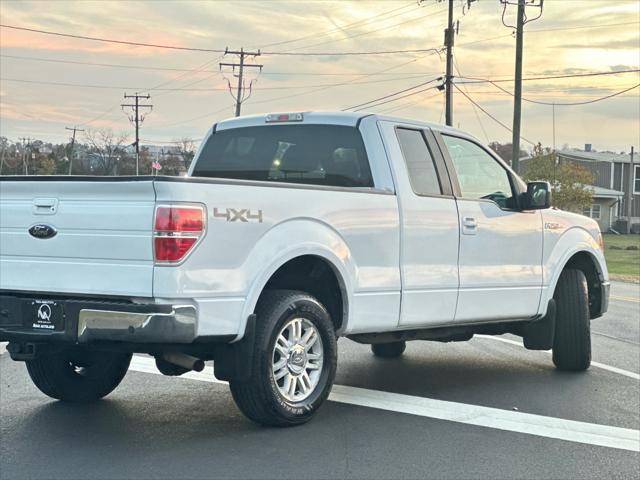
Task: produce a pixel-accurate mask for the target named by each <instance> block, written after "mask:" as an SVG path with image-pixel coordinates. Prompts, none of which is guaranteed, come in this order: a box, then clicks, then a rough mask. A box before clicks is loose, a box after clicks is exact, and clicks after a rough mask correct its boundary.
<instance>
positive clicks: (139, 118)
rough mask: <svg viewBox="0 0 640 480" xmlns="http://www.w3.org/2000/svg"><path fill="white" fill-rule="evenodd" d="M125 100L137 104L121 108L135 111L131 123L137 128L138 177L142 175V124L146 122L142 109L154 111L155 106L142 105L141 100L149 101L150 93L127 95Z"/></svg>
mask: <svg viewBox="0 0 640 480" xmlns="http://www.w3.org/2000/svg"><path fill="white" fill-rule="evenodd" d="M124 98H125V99H127V98H133V99H134V100H135V103H133V104H131V103H123V104H121V105H120V106H121V107H122V110H124V109H125V107H130V108H131V109H132V110H133V115H129V121H131V122H132V123H133V124H134V125H135V127H136V141H135V144H134V145H135V146H136V175H140V124H141V123H142V122H143V121H144V117H145V115H144V114H142V115H140V109H141V108H148V109H149V111H151V110H153V105H147V104H141V103H140V99H145V100H149V99H150V98H151V95H149V94H148V93H147V94H146V95H140V94H138V93H136V94H135V95H127V94H126V93H125V94H124Z"/></svg>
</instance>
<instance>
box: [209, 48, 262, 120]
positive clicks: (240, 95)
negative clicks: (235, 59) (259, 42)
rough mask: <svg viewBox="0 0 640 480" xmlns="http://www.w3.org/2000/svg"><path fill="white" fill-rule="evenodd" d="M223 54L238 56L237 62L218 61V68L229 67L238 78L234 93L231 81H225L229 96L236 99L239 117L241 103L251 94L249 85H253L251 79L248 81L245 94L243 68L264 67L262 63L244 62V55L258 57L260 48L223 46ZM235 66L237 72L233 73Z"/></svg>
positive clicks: (237, 115)
mask: <svg viewBox="0 0 640 480" xmlns="http://www.w3.org/2000/svg"><path fill="white" fill-rule="evenodd" d="M224 54H225V55H227V54H230V55H238V56H239V57H240V61H239V63H220V70H222V67H231V69H232V71H233V75H234V76H235V77H237V78H238V86H237V89H236V93H235V95H234V93H233V88H232V87H231V82H229V80H227V83H228V84H229V92H231V96H232V97H233V99H234V100H235V101H236V117H239V116H240V109H241V107H242V103H243V102H244V101H245V100H247V99H248V98H249V97H250V96H251V87H252V86H253V80H251V81H250V82H249V95H247V94H246V91H247V87H245V85H244V69H245V68H259V69H260V71H262V67H264V65H259V64H255V63H250V64H246V63H245V58H246V57H254V58H255V57H259V56H260V50H258V51H257V52H245V51H244V49H243V48H241V49H240V51H235V50H229V49H228V48H225V50H224ZM236 67H238V73H235V72H236Z"/></svg>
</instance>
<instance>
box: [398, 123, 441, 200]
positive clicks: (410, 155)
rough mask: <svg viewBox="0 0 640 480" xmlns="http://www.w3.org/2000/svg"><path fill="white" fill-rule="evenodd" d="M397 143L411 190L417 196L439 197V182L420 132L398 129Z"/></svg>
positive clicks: (431, 158)
mask: <svg viewBox="0 0 640 480" xmlns="http://www.w3.org/2000/svg"><path fill="white" fill-rule="evenodd" d="M396 135H397V136H398V142H399V143H400V148H401V149H402V155H403V156H404V161H405V163H406V164H407V170H408V171H409V180H410V181H411V188H412V189H413V191H414V192H415V193H416V194H417V195H440V194H441V193H442V189H441V188H440V181H439V180H438V174H437V172H436V166H435V164H434V162H433V157H432V156H431V152H430V151H429V148H428V147H427V142H426V141H425V139H424V136H423V135H422V132H421V131H420V130H411V129H408V128H398V129H397V130H396Z"/></svg>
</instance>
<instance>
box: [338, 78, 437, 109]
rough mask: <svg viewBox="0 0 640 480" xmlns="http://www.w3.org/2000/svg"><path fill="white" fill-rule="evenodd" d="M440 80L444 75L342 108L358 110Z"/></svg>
mask: <svg viewBox="0 0 640 480" xmlns="http://www.w3.org/2000/svg"><path fill="white" fill-rule="evenodd" d="M438 80H442V77H438V78H433V79H431V80H428V81H426V82H422V83H418V84H417V85H413V86H412V87H409V88H405V89H403V90H399V91H397V92H393V93H389V94H388V95H384V96H382V97H378V98H374V99H373V100H369V101H368V102H363V103H359V104H358V105H353V106H352V107H347V108H343V109H342V110H343V111H345V110H355V111H357V110H358V109H359V108H360V107H363V106H365V105H367V104H369V103H375V102H377V101H379V100H385V99H387V98H389V97H394V96H396V95H399V94H401V93H405V92H408V91H410V90H413V89H416V88H419V87H423V86H425V85H428V84H430V83H433V82H436V81H438Z"/></svg>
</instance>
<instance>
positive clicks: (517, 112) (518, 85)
mask: <svg viewBox="0 0 640 480" xmlns="http://www.w3.org/2000/svg"><path fill="white" fill-rule="evenodd" d="M524 2H525V0H518V18H517V20H516V22H517V24H516V25H517V26H516V72H515V75H514V78H515V85H514V87H513V94H514V99H513V132H512V133H513V137H512V140H511V146H512V151H511V168H513V170H514V171H515V172H516V173H519V171H520V121H521V119H522V47H523V43H524V7H525V3H524Z"/></svg>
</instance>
